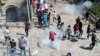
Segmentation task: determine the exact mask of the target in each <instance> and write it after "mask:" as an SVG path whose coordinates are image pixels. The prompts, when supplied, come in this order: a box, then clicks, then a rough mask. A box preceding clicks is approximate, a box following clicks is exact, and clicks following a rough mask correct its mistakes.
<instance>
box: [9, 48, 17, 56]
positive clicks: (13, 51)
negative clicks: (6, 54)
mask: <svg viewBox="0 0 100 56" xmlns="http://www.w3.org/2000/svg"><path fill="white" fill-rule="evenodd" d="M10 55H11V56H16V49H15V48H11V52H10Z"/></svg>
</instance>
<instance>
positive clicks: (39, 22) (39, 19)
mask: <svg viewBox="0 0 100 56" xmlns="http://www.w3.org/2000/svg"><path fill="white" fill-rule="evenodd" d="M42 15H43V14H42V11H41V10H40V11H39V13H38V15H37V17H38V24H39V26H40V27H42Z"/></svg>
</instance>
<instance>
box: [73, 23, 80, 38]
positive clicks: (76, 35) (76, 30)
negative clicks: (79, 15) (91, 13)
mask: <svg viewBox="0 0 100 56" xmlns="http://www.w3.org/2000/svg"><path fill="white" fill-rule="evenodd" d="M73 28H74V35H75V37H79V24H78V23H76V24H75V25H74V27H73Z"/></svg>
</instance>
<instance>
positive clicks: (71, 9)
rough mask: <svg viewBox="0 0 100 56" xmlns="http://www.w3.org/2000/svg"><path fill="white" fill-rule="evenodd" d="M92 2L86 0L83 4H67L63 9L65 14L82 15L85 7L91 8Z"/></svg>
mask: <svg viewBox="0 0 100 56" xmlns="http://www.w3.org/2000/svg"><path fill="white" fill-rule="evenodd" d="M92 5H93V3H92V2H91V1H86V2H84V3H83V4H78V5H76V4H67V5H66V6H65V7H64V11H65V13H67V14H72V15H77V16H82V15H83V13H84V11H85V10H86V8H88V9H89V8H91V7H92Z"/></svg>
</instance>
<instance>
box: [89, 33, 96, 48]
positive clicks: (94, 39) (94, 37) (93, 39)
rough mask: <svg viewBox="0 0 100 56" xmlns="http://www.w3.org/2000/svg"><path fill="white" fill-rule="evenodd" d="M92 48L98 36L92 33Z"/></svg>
mask: <svg viewBox="0 0 100 56" xmlns="http://www.w3.org/2000/svg"><path fill="white" fill-rule="evenodd" d="M91 42H92V43H91V44H90V48H91V49H93V48H94V46H95V43H96V34H95V33H92V37H91Z"/></svg>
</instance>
